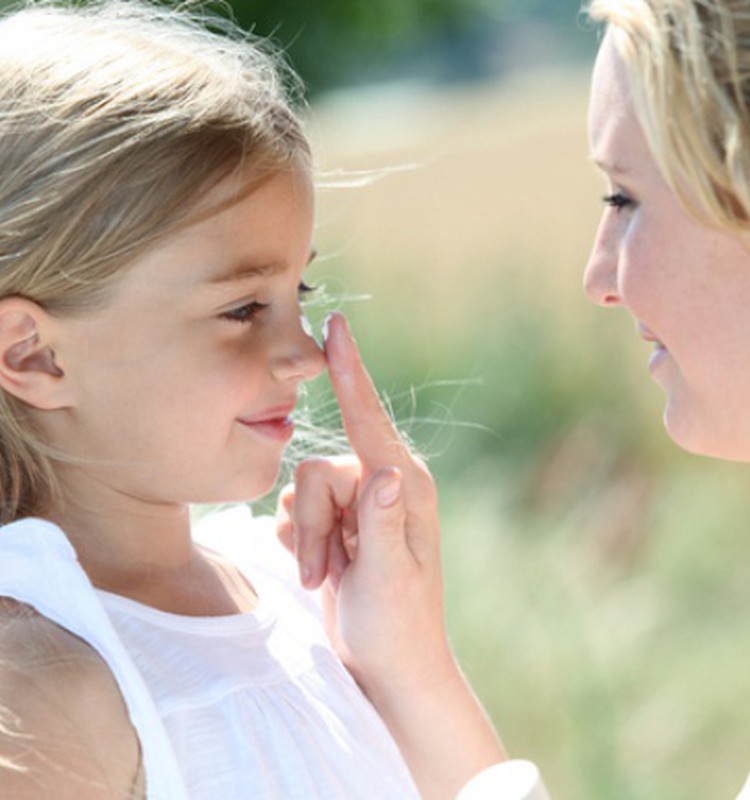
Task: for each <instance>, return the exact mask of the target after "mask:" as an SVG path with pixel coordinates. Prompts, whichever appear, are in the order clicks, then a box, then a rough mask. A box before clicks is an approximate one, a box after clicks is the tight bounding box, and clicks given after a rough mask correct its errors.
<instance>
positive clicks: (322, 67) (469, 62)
mask: <svg viewBox="0 0 750 800" xmlns="http://www.w3.org/2000/svg"><path fill="white" fill-rule="evenodd" d="M229 2H230V5H231V7H232V9H233V13H234V15H235V17H236V19H237V20H238V21H239V22H240V24H241V25H242V26H243V27H245V28H248V29H251V30H253V31H254V32H256V33H258V34H260V35H263V36H270V37H272V38H273V39H274V40H275V41H276V42H277V43H278V44H280V45H281V46H282V47H283V48H284V49H285V51H286V52H287V54H288V56H289V58H290V60H291V62H292V64H293V66H294V67H295V68H296V69H297V71H298V72H299V73H300V75H301V76H302V78H303V80H304V82H305V84H306V85H307V87H308V89H309V90H310V92H311V93H313V94H314V93H316V92H317V91H319V90H322V89H325V88H329V87H332V86H334V87H335V86H343V85H349V84H352V83H359V82H362V81H372V80H383V79H395V78H398V77H402V78H403V77H404V75H407V76H410V77H413V78H417V79H421V80H425V79H432V80H445V79H449V80H450V79H465V78H472V77H479V76H482V75H486V74H488V73H491V72H494V71H497V70H498V69H502V68H503V67H505V66H507V64H506V60H505V59H504V58H503V51H504V50H505V49H506V47H511V46H512V45H513V44H514V42H515V43H517V41H518V36H517V35H516V34H517V31H518V26H519V23H525V22H531V23H536V24H537V25H543V26H545V27H546V30H547V35H546V36H545V37H543V39H545V40H546V41H547V42H548V40H549V38H550V37H549V30H550V29H552V28H553V29H555V31H556V35H555V37H554V38H555V39H558V40H559V41H564V42H568V44H569V46H568V48H567V50H568V53H573V52H575V51H576V50H582V51H583V53H584V54H588V53H589V52H590V47H587V46H586V44H585V43H589V44H590V41H591V40H590V38H584V37H580V36H579V35H577V34H580V30H579V29H578V28H577V25H576V16H577V12H578V5H577V4H576V3H575V2H563V3H560V2H559V0H536V2H533V3H526V2H520V0H489V2H488V0H378V2H372V0H315V2H311V1H310V0H229ZM522 38H523V39H524V40H527V39H528V37H527V36H522ZM571 43H572V45H571ZM511 49H512V47H511ZM532 54H533V53H532Z"/></svg>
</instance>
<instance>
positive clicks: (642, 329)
mask: <svg viewBox="0 0 750 800" xmlns="http://www.w3.org/2000/svg"><path fill="white" fill-rule="evenodd" d="M637 327H638V333H639V335H640V337H641V339H644V340H645V341H647V342H651V343H652V344H653V345H654V352H653V353H652V354H651V358H650V360H649V362H648V368H649V371H650V372H653V371H654V370H655V369H656V368H657V367H658V366H659V364H661V362H662V361H664V359H665V358H666V357H667V356H668V355H669V351H668V350H667V348H666V347H665V346H664V343H663V342H661V341H660V340H659V339H658V338H657V337H656V336H655V335H654V334H653V333H652V332H651V331H650V330H649V329H648V328H647V327H646V326H645V325H644V324H643V323H642V322H638V323H637Z"/></svg>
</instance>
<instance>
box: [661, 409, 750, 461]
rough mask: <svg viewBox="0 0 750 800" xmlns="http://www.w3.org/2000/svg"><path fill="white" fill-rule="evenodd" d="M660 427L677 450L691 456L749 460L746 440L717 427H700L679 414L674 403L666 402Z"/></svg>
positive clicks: (748, 439)
mask: <svg viewBox="0 0 750 800" xmlns="http://www.w3.org/2000/svg"><path fill="white" fill-rule="evenodd" d="M710 422H716V420H714V419H711V420H710ZM664 427H665V429H666V431H667V434H668V435H669V438H670V439H671V440H672V441H673V442H674V443H675V444H676V445H677V446H678V447H680V448H681V449H682V450H685V451H686V452H688V453H692V454H693V455H696V456H704V457H706V458H715V459H721V460H723V461H750V437H749V438H747V439H745V440H743V437H741V436H738V435H737V432H736V431H730V432H722V431H721V430H718V426H717V425H705V424H701V423H700V421H699V420H697V419H695V418H693V417H690V416H688V415H687V414H685V413H680V409H679V408H678V407H677V405H676V404H675V403H672V402H667V406H666V408H665V409H664Z"/></svg>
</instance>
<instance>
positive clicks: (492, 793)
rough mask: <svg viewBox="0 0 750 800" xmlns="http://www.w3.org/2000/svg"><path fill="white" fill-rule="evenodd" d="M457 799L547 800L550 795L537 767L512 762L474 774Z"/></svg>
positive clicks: (529, 763)
mask: <svg viewBox="0 0 750 800" xmlns="http://www.w3.org/2000/svg"><path fill="white" fill-rule="evenodd" d="M456 800H549V795H548V794H547V790H546V789H545V788H544V783H543V782H542V778H541V776H540V775H539V770H538V769H537V768H536V766H535V765H534V764H532V763H531V762H530V761H520V760H519V761H516V760H514V761H505V762H504V763H502V764H495V765H494V766H492V767H488V768H487V769H485V770H483V771H482V772H480V773H479V774H478V775H475V776H474V778H472V780H470V781H469V783H467V784H466V786H464V788H463V789H462V790H461V791H460V792H459V793H458V797H457V798H456Z"/></svg>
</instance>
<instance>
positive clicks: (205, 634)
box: [0, 506, 419, 800]
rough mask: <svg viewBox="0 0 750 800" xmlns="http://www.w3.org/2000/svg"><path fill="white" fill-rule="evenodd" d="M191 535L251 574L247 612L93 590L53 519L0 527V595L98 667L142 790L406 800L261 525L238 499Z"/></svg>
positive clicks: (315, 607) (175, 795) (406, 783)
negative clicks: (120, 710) (132, 748)
mask: <svg viewBox="0 0 750 800" xmlns="http://www.w3.org/2000/svg"><path fill="white" fill-rule="evenodd" d="M195 538H196V540H197V541H198V543H199V544H200V545H201V546H204V547H208V548H211V549H213V550H215V551H216V552H219V553H221V555H223V556H224V557H226V558H229V559H230V560H231V561H232V562H233V563H234V564H235V565H236V566H237V568H238V569H239V570H240V572H241V574H242V575H243V576H244V577H245V578H246V579H247V580H248V581H249V582H250V583H252V585H253V586H254V588H255V589H256V591H257V594H258V597H259V604H258V607H257V609H256V610H255V611H253V612H252V613H248V614H235V615H230V616H219V617H187V616H182V615H177V614H171V613H167V612H163V611H160V610H157V609H154V608H151V607H150V606H146V605H143V604H141V603H138V602H136V601H133V600H130V599H127V598H124V597H120V596H117V595H113V594H110V593H108V592H105V591H101V590H97V589H95V588H94V587H93V586H92V585H91V583H90V582H89V580H88V578H87V577H86V575H85V573H84V572H83V570H82V569H81V567H80V565H79V564H78V562H77V560H76V558H75V553H74V551H73V548H72V547H71V546H70V544H69V542H68V541H67V539H66V538H65V536H64V534H63V532H62V531H61V530H60V529H59V528H57V527H56V526H55V525H52V524H51V523H49V522H46V521H44V520H38V519H27V520H22V521H19V522H16V523H12V524H11V525H8V526H5V527H3V528H2V529H0V564H2V567H1V568H0V595H4V596H9V597H13V598H14V599H16V600H18V601H21V602H24V603H28V604H29V605H31V606H33V607H34V608H35V609H36V610H37V611H38V612H39V613H41V614H43V615H44V616H47V617H49V618H50V619H51V620H52V621H54V622H56V623H57V624H59V625H61V626H62V627H64V628H66V629H68V630H70V631H71V632H72V633H74V634H76V635H77V636H79V637H81V638H82V639H84V640H85V641H86V642H88V643H89V644H90V645H91V646H92V647H93V648H94V649H95V650H97V652H99V654H100V655H101V656H102V658H103V659H104V660H105V661H106V662H107V664H108V665H109V666H110V669H111V670H112V672H113V675H114V676H115V678H116V679H117V682H118V685H119V686H120V690H121V692H122V694H123V698H124V700H125V703H126V705H127V708H128V711H129V713H130V718H131V721H132V723H133V725H134V727H135V730H136V732H137V733H138V736H139V738H140V741H141V747H142V751H143V761H144V771H145V776H146V787H147V797H148V800H209V798H210V800H215V798H217V797H221V798H222V799H223V800H248V798H252V799H253V800H277V799H278V798H284V799H285V800H286V799H287V798H289V800H295V799H296V798H300V800H301V799H302V798H305V800H314V799H315V798H320V800H323V798H326V799H329V798H330V800H335V799H336V798H341V800H344V798H346V800H358V798H361V800H365V799H366V798H373V797H377V798H382V799H383V800H418V797H419V795H418V793H417V790H416V788H415V786H414V784H413V781H412V779H411V776H410V774H409V771H408V769H407V767H406V765H405V763H404V761H403V759H402V757H401V755H400V753H399V751H398V748H397V747H396V745H395V742H394V741H393V739H392V738H391V736H390V734H389V732H388V730H387V728H386V727H385V725H384V723H383V722H382V720H381V719H380V717H379V716H378V714H377V713H376V711H375V709H374V708H373V707H372V705H371V704H370V703H369V701H368V700H367V698H366V697H365V696H364V695H363V693H362V692H361V690H360V689H359V687H358V686H357V684H356V682H355V681H354V680H353V678H352V677H351V675H350V674H349V672H348V671H347V670H346V668H345V667H344V665H343V664H342V663H341V661H340V660H339V659H338V657H337V656H336V654H335V653H334V652H333V650H332V649H331V647H330V645H329V643H328V639H327V636H326V634H325V630H324V628H323V625H322V621H321V611H320V605H319V602H318V598H317V596H316V594H315V593H312V594H311V593H308V592H306V591H305V590H304V589H302V588H301V587H300V586H299V582H298V580H297V577H296V564H295V562H294V559H293V558H291V556H289V554H288V553H286V551H285V550H284V549H283V547H282V546H281V545H280V544H279V543H278V542H277V540H276V537H275V534H274V531H273V521H272V520H270V519H269V518H253V517H252V515H251V513H250V511H249V509H248V508H246V507H244V506H239V507H235V508H231V509H228V510H225V511H223V512H220V513H217V514H215V515H212V516H210V517H208V518H207V519H206V520H204V521H203V522H202V523H199V524H198V525H197V526H196V531H195Z"/></svg>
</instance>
